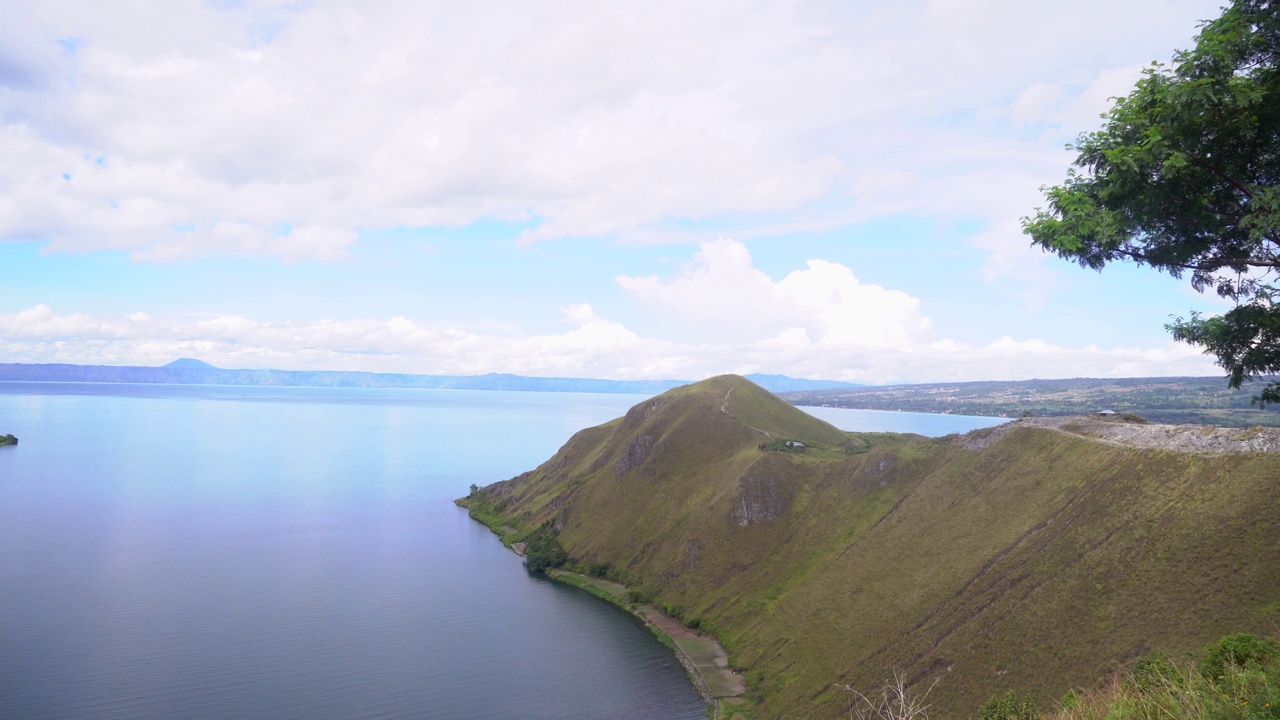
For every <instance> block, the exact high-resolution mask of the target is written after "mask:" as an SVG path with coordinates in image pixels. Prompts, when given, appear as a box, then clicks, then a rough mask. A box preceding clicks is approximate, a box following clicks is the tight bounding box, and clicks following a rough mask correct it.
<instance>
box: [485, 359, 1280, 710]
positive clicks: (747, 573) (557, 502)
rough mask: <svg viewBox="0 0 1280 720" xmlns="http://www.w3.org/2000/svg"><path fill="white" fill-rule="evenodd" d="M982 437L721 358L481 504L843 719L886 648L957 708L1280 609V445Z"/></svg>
mask: <svg viewBox="0 0 1280 720" xmlns="http://www.w3.org/2000/svg"><path fill="white" fill-rule="evenodd" d="M988 436H989V437H988V438H987V440H986V441H984V440H983V439H982V438H981V437H971V438H970V439H969V441H968V442H966V443H959V442H956V441H955V439H954V438H940V439H927V438H922V437H918V436H906V435H892V434H845V433H842V432H840V431H838V430H836V429H835V428H832V427H830V426H828V425H826V424H825V423H822V422H821V421H818V420H816V419H814V418H812V417H810V416H809V415H806V414H805V413H803V412H801V411H799V410H797V409H795V408H793V407H791V406H789V405H787V404H786V403H785V402H783V401H782V400H780V399H778V398H777V397H775V396H773V395H771V394H769V393H767V392H765V391H763V390H761V389H759V388H758V387H756V386H754V385H752V384H751V383H749V382H748V381H746V380H744V379H742V378H738V377H734V376H722V377H718V378H712V379H711V380H707V381H704V382H702V383H698V384H696V385H692V386H687V387H683V388H677V389H675V390H672V391H670V392H668V393H666V394H664V395H661V396H659V397H657V398H653V399H651V400H649V401H646V402H645V403H643V404H641V405H638V406H636V407H635V408H633V409H632V410H631V411H630V412H628V413H627V415H626V417H624V418H620V419H618V420H615V421H613V422H611V423H608V424H606V425H602V426H600V427H596V428H591V429H588V430H584V431H582V432H580V433H578V434H577V435H575V436H574V437H573V438H572V439H571V440H570V441H569V442H568V443H567V444H566V445H565V446H564V447H563V448H562V449H561V450H560V452H558V453H557V454H556V455H555V456H554V457H553V458H551V459H550V460H548V461H547V462H546V463H544V464H543V465H542V466H540V467H539V468H537V469H536V470H534V471H532V472H530V473H526V474H524V475H522V476H520V477H517V478H513V479H512V480H508V481H505V482H502V483H496V484H494V485H491V486H488V487H487V488H483V489H481V490H479V491H477V493H476V494H475V501H476V502H475V503H474V504H475V505H476V506H477V508H487V509H488V510H489V511H496V512H498V513H500V514H501V515H502V516H503V519H504V520H503V521H504V522H508V523H510V524H512V525H513V526H518V527H524V528H533V527H538V526H540V525H542V524H544V523H548V524H549V527H550V528H552V529H553V530H554V531H556V532H558V539H559V540H560V542H561V543H562V544H563V546H564V548H565V549H567V550H568V552H569V554H570V555H571V556H572V557H573V558H575V559H576V560H578V561H580V562H582V563H584V564H586V565H590V566H592V567H594V568H596V569H597V571H599V572H602V573H604V574H607V575H609V576H610V577H612V578H614V579H616V580H619V581H621V582H624V583H625V584H627V585H629V586H630V587H632V588H633V589H634V590H635V591H637V592H638V593H639V594H641V595H643V596H645V597H647V598H652V599H653V600H654V601H655V602H656V603H658V604H660V605H665V606H667V607H668V608H669V609H670V610H672V611H673V612H674V613H675V614H677V615H679V616H680V617H682V618H683V619H684V620H685V621H686V622H689V623H691V624H697V625H699V626H701V627H703V628H706V629H711V630H712V631H714V632H715V633H716V634H717V635H718V636H719V637H720V639H721V641H722V642H723V643H724V644H725V646H726V647H727V648H728V649H729V651H730V654H731V659H732V661H733V662H734V663H735V665H737V666H739V667H741V668H744V669H745V670H746V671H747V677H748V681H749V683H750V686H751V690H750V692H751V694H752V696H753V698H754V700H755V701H756V702H755V707H756V712H757V714H758V715H760V716H761V717H768V718H773V717H776V718H784V717H815V718H823V717H832V718H834V717H844V716H847V705H846V703H847V699H848V693H845V692H843V691H841V690H839V689H838V688H837V687H836V686H837V685H838V684H847V685H851V686H853V687H861V688H867V689H873V688H876V687H879V685H880V684H881V681H882V680H883V679H884V678H886V677H887V676H888V675H889V674H890V672H891V670H893V669H902V670H904V671H905V672H906V673H907V675H908V677H909V679H910V680H911V681H912V682H914V683H916V684H917V685H919V684H920V683H930V682H933V680H934V679H937V680H938V683H937V685H936V687H935V689H934V691H933V694H932V695H931V696H930V698H931V700H932V701H933V702H934V703H935V708H936V709H938V710H940V711H941V715H943V716H945V717H967V716H971V715H973V714H974V713H975V712H976V710H977V708H978V707H979V705H980V704H981V703H982V702H983V701H985V700H986V699H988V698H989V697H991V696H993V695H996V694H998V693H1001V692H1004V691H1005V690H1007V689H1016V690H1018V691H1019V692H1021V693H1030V694H1031V695H1032V696H1034V697H1036V698H1037V699H1039V700H1041V701H1042V702H1044V703H1048V702H1049V700H1051V699H1056V698H1059V697H1061V696H1062V694H1063V693H1064V692H1066V691H1067V690H1069V689H1072V688H1090V687H1094V686H1097V685H1098V684H1099V683H1101V682H1103V681H1104V679H1105V678H1106V677H1107V675H1108V674H1109V673H1111V672H1112V671H1114V670H1116V669H1118V668H1120V667H1123V666H1124V665H1125V664H1126V663H1128V662H1130V661H1132V659H1134V658H1136V657H1138V656H1140V655H1143V654H1145V653H1147V652H1148V651H1150V650H1151V649H1153V638H1159V639H1160V641H1161V644H1162V645H1161V646H1162V648H1163V649H1164V650H1166V651H1168V652H1172V653H1177V652H1182V651H1184V650H1189V649H1193V648H1200V647H1203V646H1204V645H1205V644H1206V643H1208V642H1210V641H1212V640H1214V639H1217V638H1218V637H1220V636H1222V635H1224V634H1227V633H1229V632H1240V631H1245V632H1264V631H1267V630H1268V629H1270V627H1271V623H1273V622H1276V621H1277V620H1280V485H1278V484H1277V483H1280V463H1277V462H1276V460H1277V457H1276V456H1275V455H1261V454H1232V455H1219V456H1201V455H1194V454H1190V453H1181V452H1173V451H1167V450H1140V449H1136V448H1129V447H1123V446H1116V445H1110V444H1106V443H1101V442H1097V441H1094V440H1089V439H1084V438H1080V437H1073V436H1071V435H1068V434H1065V433H1063V432H1059V431H1055V430H1053V429H1051V428H1036V427H1025V428H1023V427H1020V428H1014V429H1012V430H1010V431H1008V432H1007V433H1003V434H1001V433H988ZM785 440H796V441H799V442H802V443H803V444H804V445H805V448H804V449H803V450H799V449H797V448H789V447H788V446H787V445H786V444H785V442H779V441H785ZM772 448H786V449H785V450H782V449H772ZM937 715H938V713H935V716H937Z"/></svg>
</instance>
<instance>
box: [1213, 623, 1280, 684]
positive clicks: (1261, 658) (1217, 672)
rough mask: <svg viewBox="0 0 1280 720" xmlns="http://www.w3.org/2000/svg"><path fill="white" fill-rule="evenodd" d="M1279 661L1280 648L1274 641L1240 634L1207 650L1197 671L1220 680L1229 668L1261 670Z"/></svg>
mask: <svg viewBox="0 0 1280 720" xmlns="http://www.w3.org/2000/svg"><path fill="white" fill-rule="evenodd" d="M1277 660H1280V648H1277V647H1276V643H1275V641H1274V640H1259V639H1258V637H1257V636H1256V635H1250V634H1248V633H1238V634H1236V635H1228V636H1226V637H1224V638H1222V639H1221V640H1219V641H1218V642H1216V643H1214V644H1212V645H1210V646H1209V647H1207V648H1205V650H1204V657H1202V658H1201V659H1200V662H1199V663H1197V664H1196V670H1198V671H1199V672H1200V674H1201V675H1203V676H1204V677H1206V678H1208V679H1210V680H1220V679H1222V678H1223V677H1224V676H1225V674H1226V671H1227V668H1228V667H1237V668H1242V669H1243V668H1252V669H1260V668H1261V667H1262V666H1263V665H1264V664H1266V663H1269V662H1274V661H1277Z"/></svg>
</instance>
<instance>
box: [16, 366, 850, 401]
mask: <svg viewBox="0 0 1280 720" xmlns="http://www.w3.org/2000/svg"><path fill="white" fill-rule="evenodd" d="M752 377H754V378H757V379H758V380H759V383H760V385H762V386H763V387H765V388H767V389H769V390H771V391H776V392H785V391H788V390H817V389H824V388H830V389H842V388H850V387H854V386H851V385H849V384H848V383H839V382H828V381H820V380H801V379H797V378H791V377H787V376H786V375H755V376H752ZM6 380H7V381H27V382H96V383H169V384H179V385H269V386H276V387H290V386H292V387H347V388H425V389H451V390H523V391H533V392H588V393H626V394H635V395H654V394H657V393H660V392H664V391H667V390H670V389H671V388H673V387H677V386H680V385H684V384H686V383H687V382H688V381H685V380H601V379H595V378H563V377H529V376H526V375H511V374H507V373H488V374H486V375H414V374H407V373H370V372H353V371H342V370H271V369H266V370H227V369H223V368H219V367H214V366H213V365H210V364H209V363H206V362H204V361H202V360H196V359H194V358H181V359H179V360H174V361H173V362H171V363H169V364H167V365H164V366H161V367H145V366H129V365H67V364H26V363H0V381H6Z"/></svg>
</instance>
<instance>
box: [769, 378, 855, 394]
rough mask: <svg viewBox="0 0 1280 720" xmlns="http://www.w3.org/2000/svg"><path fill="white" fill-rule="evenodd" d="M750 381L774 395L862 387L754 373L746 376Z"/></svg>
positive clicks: (831, 381) (833, 381)
mask: <svg viewBox="0 0 1280 720" xmlns="http://www.w3.org/2000/svg"><path fill="white" fill-rule="evenodd" d="M744 377H746V378H747V379H748V380H750V381H751V382H753V383H755V384H757V385H759V386H760V387H762V388H764V389H765V390H768V391H769V392H773V393H784V392H806V391H808V392H812V391H815V390H839V389H841V388H856V387H862V385H861V384H859V383H847V382H837V381H835V380H805V379H803V378H793V377H787V376H786V375H762V374H760V373H752V374H750V375H745V376H744Z"/></svg>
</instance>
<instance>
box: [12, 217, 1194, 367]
mask: <svg viewBox="0 0 1280 720" xmlns="http://www.w3.org/2000/svg"><path fill="white" fill-rule="evenodd" d="M617 282H618V283H619V285H621V286H622V287H623V288H625V289H626V290H627V291H628V292H629V293H630V294H631V295H632V296H634V298H635V299H636V301H637V302H638V303H640V304H641V305H643V306H645V307H647V308H648V309H650V310H651V311H652V312H654V313H655V314H656V315H657V316H658V319H659V322H658V323H657V327H659V328H660V329H659V330H657V331H656V332H653V333H649V334H642V333H639V332H636V331H634V330H633V329H631V328H628V327H627V326H626V325H624V324H623V323H620V322H618V321H616V320H612V319H610V318H607V317H602V316H601V315H600V314H598V313H597V312H596V310H595V309H594V308H593V307H592V306H591V305H589V304H585V303H582V304H570V305H566V306H564V307H562V308H561V309H560V313H561V316H562V320H563V322H564V324H565V325H566V326H567V328H566V329H565V330H563V331H562V332H556V333H540V334H529V333H520V332H519V331H511V332H507V333H495V332H492V331H489V332H480V331H475V330H471V329H467V328H461V327H453V328H449V327H442V328H434V327H433V328H427V327H422V326H421V325H419V324H418V323H416V322H414V321H413V320H411V319H408V318H405V317H400V316H394V317H391V318H389V319H386V320H374V319H351V320H331V319H320V320H305V321H304V320H299V321H290V322H264V321H260V320H256V319H254V318H250V317H243V316H236V315H222V316H214V317H202V318H181V317H177V318H175V317H152V316H150V315H147V314H143V313H133V314H128V315H124V316H119V317H98V316H91V315H85V314H59V313H57V312H55V311H54V310H53V309H52V308H51V307H49V306H47V305H38V306H35V307H32V308H30V309H27V310H23V311H21V312H17V313H14V314H12V315H0V356H3V357H5V358H7V359H9V360H11V361H17V362H73V363H103V364H141V365H157V364H163V363H166V362H169V361H171V360H173V359H175V358H177V357H183V356H193V357H199V358H200V359H202V360H205V361H207V362H211V363H214V364H215V365H219V366H221V367H231V368H235V367H281V368H287V369H333V370H367V371H374V372H411V373H428V374H481V373H487V372H508V373H518V374H525V375H536V376H573V377H602V378H617V379H638V378H674V379H688V380H695V379H699V378H703V377H707V376H710V375H715V374H720V373H725V372H736V373H752V372H764V373H779V372H781V373H786V374H789V375H792V376H797V377H810V378H822V379H833V380H849V381H856V382H866V383H888V382H927V381H943V380H983V379H1023V378H1046V377H1083V376H1089V377H1130V376H1135V375H1205V374H1214V373H1215V370H1214V368H1213V365H1212V364H1211V363H1210V362H1209V361H1208V359H1207V358H1205V357H1204V356H1203V355H1202V354H1201V353H1200V352H1198V351H1197V350H1196V349H1195V348H1193V347H1190V346H1186V345H1178V344H1174V343H1171V342H1170V343H1165V344H1162V345H1160V346H1158V347H1147V348H1142V347H1116V348H1099V347H1096V346H1089V347H1084V348H1072V347H1065V346H1061V345H1056V344H1053V343H1049V342H1046V341H1044V340H1041V339H1035V338H1031V339H1014V338H1009V337H1005V338H1001V339H999V340H996V341H994V342H992V343H989V344H986V345H973V344H969V343H962V342H957V341H954V340H949V339H946V338H937V337H935V330H934V328H933V325H932V321H931V320H930V319H929V317H928V316H927V315H926V314H925V312H924V308H923V307H922V305H921V302H920V300H919V299H917V298H914V297H911V296H910V295H908V294H906V293H903V292H901V291H898V290H893V289H887V288H883V287H879V286H876V285H867V284H863V283H861V282H860V281H859V280H858V279H857V277H856V276H855V274H854V273H853V270H852V269H851V268H849V267H847V266H844V265H841V264H838V263H833V262H830V261H826V260H821V259H815V260H810V261H808V262H807V263H806V266H805V267H804V268H803V269H798V270H795V271H792V272H790V273H788V274H787V275H786V276H784V277H782V278H781V279H777V280H775V279H773V278H771V277H770V276H769V275H768V274H767V273H764V272H763V271H761V270H760V269H758V268H756V267H754V265H753V263H752V259H751V256H750V253H749V252H748V251H747V249H746V248H745V246H743V245H742V244H741V243H739V242H736V241H733V240H720V241H715V242H709V243H704V244H703V245H702V247H701V249H700V250H699V251H698V253H697V254H696V255H695V256H694V258H693V260H692V261H691V262H690V263H688V264H687V265H684V266H681V267H678V268H677V269H676V271H675V273H674V274H673V276H672V277H669V278H663V277H659V276H645V277H628V276H623V277H619V278H617ZM681 323H684V324H685V325H686V326H687V328H689V329H690V330H691V331H690V332H688V333H687V334H684V335H682V334H681V333H679V332H677V331H676V328H678V327H679V325H680V324H681Z"/></svg>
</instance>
